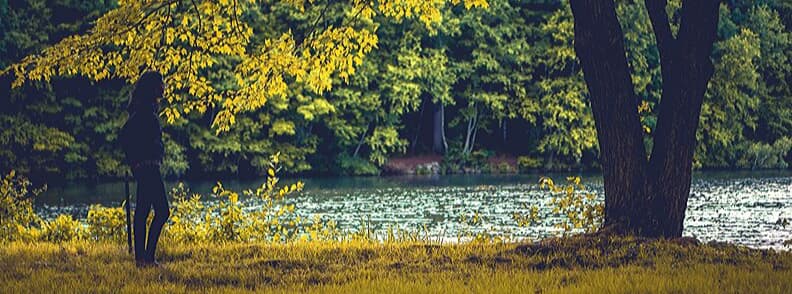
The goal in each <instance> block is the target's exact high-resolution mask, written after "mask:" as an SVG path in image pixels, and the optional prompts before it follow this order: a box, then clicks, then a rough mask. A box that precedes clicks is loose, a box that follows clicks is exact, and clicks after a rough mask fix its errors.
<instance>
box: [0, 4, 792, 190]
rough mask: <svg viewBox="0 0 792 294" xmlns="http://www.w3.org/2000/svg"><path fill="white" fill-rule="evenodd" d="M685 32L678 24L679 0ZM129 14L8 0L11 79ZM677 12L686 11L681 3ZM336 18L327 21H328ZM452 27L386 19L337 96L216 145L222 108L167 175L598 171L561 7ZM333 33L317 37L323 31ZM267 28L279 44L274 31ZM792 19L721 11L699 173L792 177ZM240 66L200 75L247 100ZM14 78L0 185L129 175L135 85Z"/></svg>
mask: <svg viewBox="0 0 792 294" xmlns="http://www.w3.org/2000/svg"><path fill="white" fill-rule="evenodd" d="M669 2H670V3H669V4H670V6H671V8H670V13H669V15H670V17H671V23H672V29H676V27H677V26H678V15H676V14H675V13H674V8H675V7H678V4H679V2H678V1H669ZM617 3H618V6H617V13H618V16H619V18H620V20H621V23H622V26H623V28H622V29H623V31H624V33H625V34H624V36H625V43H626V44H625V45H626V48H627V49H628V50H627V55H628V60H629V66H630V68H631V70H632V80H633V84H634V85H635V93H636V94H637V97H635V101H636V103H635V105H636V109H637V111H638V112H639V113H640V114H641V121H642V123H643V129H644V132H645V133H646V134H647V135H648V136H645V138H646V142H645V146H646V148H647V149H651V145H652V139H651V138H652V136H651V135H652V132H653V130H654V126H655V122H656V117H657V110H656V109H655V105H656V103H657V102H658V101H659V99H660V94H659V93H660V88H661V86H660V82H661V78H660V75H661V73H660V67H659V63H660V62H659V56H658V52H657V46H656V44H655V40H654V38H653V37H652V34H651V29H652V28H651V24H650V22H649V17H648V16H647V15H646V9H645V8H644V7H643V5H644V1H632V0H623V1H617ZM115 5H116V3H115V1H78V0H27V1H13V0H0V15H2V18H0V31H2V32H3V34H2V36H1V37H0V54H2V55H0V68H6V67H8V66H10V65H11V64H13V63H15V62H18V61H19V60H21V59H22V58H23V57H24V56H27V55H29V54H36V53H37V52H40V51H41V50H43V49H44V48H47V47H48V46H49V45H51V44H54V43H56V42H58V41H60V40H61V39H63V38H64V37H66V36H70V35H74V34H81V33H85V32H86V31H87V30H89V29H90V28H91V27H92V26H93V25H94V21H95V20H96V19H97V18H98V17H100V16H101V15H102V14H104V13H105V12H107V11H109V10H110V9H112V8H114V7H115ZM346 5H349V3H347V2H333V1H330V2H329V3H327V4H324V3H322V5H311V6H308V7H305V9H306V10H308V11H307V12H306V13H300V12H299V11H298V9H299V8H295V7H294V6H292V5H289V4H287V3H281V2H277V3H275V4H273V5H261V7H260V11H255V10H248V11H246V12H245V14H244V15H242V16H241V17H242V18H244V19H245V21H246V22H247V23H252V24H255V25H253V26H252V28H253V34H252V38H253V39H254V41H255V40H256V39H260V40H259V41H258V42H262V40H263V39H264V38H271V37H272V34H273V33H272V32H282V31H289V30H290V31H291V32H292V33H293V34H295V35H297V36H299V35H301V34H306V33H307V32H310V31H311V30H312V28H313V27H314V26H317V25H320V26H324V27H331V26H333V25H338V24H339V23H341V22H342V21H343V20H344V19H345V17H346V15H345V14H346V13H347V12H348V11H349V10H350V9H348V7H346ZM675 5H676V6H675ZM316 16H322V17H316ZM442 19H443V21H442V22H440V23H437V24H433V25H426V24H424V23H422V22H421V20H419V19H404V20H402V21H399V22H394V21H378V19H377V18H376V17H375V18H374V19H373V21H372V23H371V24H370V25H371V26H373V27H375V28H376V39H377V40H378V42H377V48H376V49H375V50H373V51H372V52H371V53H369V54H367V56H365V58H364V59H363V60H362V64H361V65H360V66H359V67H358V68H357V69H356V70H355V72H354V74H352V75H350V76H349V77H345V76H344V77H342V76H336V77H334V80H333V81H332V83H333V87H332V90H330V91H326V92H324V93H323V94H321V95H319V94H316V93H315V91H310V90H308V89H304V88H301V87H299V86H296V87H290V88H289V89H288V90H287V91H288V93H289V95H288V96H289V97H287V98H284V99H270V100H269V101H267V106H266V107H263V108H260V109H258V110H256V111H251V112H245V113H240V114H237V116H236V118H235V120H236V121H235V124H234V125H233V126H232V127H231V128H230V129H228V130H225V131H222V132H218V130H217V126H216V125H213V120H214V119H215V117H216V115H217V110H212V109H209V110H208V111H206V112H203V113H198V112H191V113H185V114H184V115H183V116H178V117H176V118H174V119H170V120H171V121H170V122H168V123H167V124H166V127H165V132H166V136H165V143H166V153H167V154H166V158H165V162H164V165H163V169H164V171H165V173H166V174H167V175H168V176H169V177H192V178H195V177H207V176H240V177H253V176H256V175H262V174H264V173H265V172H266V169H267V166H268V158H269V156H270V155H271V154H274V153H276V152H280V153H281V154H282V155H281V159H282V163H283V165H284V168H285V171H286V172H287V173H306V174H343V175H362V174H378V173H380V172H381V169H382V166H383V165H385V164H386V162H387V161H388V160H389V159H393V158H399V157H407V156H417V155H428V154H440V155H444V157H445V159H444V160H443V172H457V171H459V170H462V168H463V167H473V168H479V169H481V168H482V166H485V163H486V162H487V158H489V157H494V156H504V157H512V158H519V160H518V161H517V162H518V163H519V168H520V169H521V170H532V169H541V170H567V169H576V170H577V169H597V168H598V163H597V162H598V159H597V157H598V149H597V148H598V147H597V140H596V129H595V126H594V120H593V117H592V115H591V110H590V107H589V101H588V99H587V93H586V91H587V90H586V84H585V82H584V80H583V74H582V71H581V69H580V65H579V63H578V60H577V58H576V56H575V50H574V48H573V20H572V14H571V11H570V9H569V5H568V4H567V3H566V1H564V0H530V1H506V0H493V1H489V7H488V8H487V9H475V10H465V9H464V7H456V6H449V7H447V8H445V9H444V10H443V11H442ZM317 20H321V22H319V21H317ZM270 30H271V31H272V32H270ZM791 30H792V4H790V3H789V2H786V1H783V0H767V1H746V0H740V1H725V2H724V4H722V5H721V9H720V22H719V25H718V39H717V41H716V43H715V46H714V52H713V55H712V58H713V61H714V64H715V72H714V74H713V77H712V80H711V81H710V83H709V88H708V89H707V91H706V95H705V99H704V104H703V107H702V113H701V120H700V126H699V128H698V132H697V135H696V137H697V139H698V145H697V149H696V153H695V160H694V166H695V167H696V168H748V169H756V168H786V167H787V166H788V164H789V163H792V153H791V152H790V150H791V149H792V134H790V133H789V131H788V130H790V129H792V62H790V60H792V33H790V31H791ZM232 59H233V58H225V57H217V58H215V59H214V60H213V62H212V63H211V65H210V66H208V67H207V68H205V69H203V70H204V71H205V73H204V76H206V78H207V79H208V80H209V82H211V83H212V84H213V85H215V87H219V88H223V85H226V84H227V85H228V87H233V86H232V83H231V82H230V81H231V80H232V79H233V78H234V77H233V75H232V74H231V73H230V69H231V67H232V66H233V65H234V64H236V63H237V61H236V60H232ZM14 79H15V77H14V76H13V73H12V72H8V73H6V74H5V75H3V76H2V77H0V170H9V169H16V170H18V171H20V172H23V173H27V174H30V175H33V177H34V178H36V177H48V179H52V178H53V177H56V178H64V179H82V178H107V177H116V176H119V175H120V174H121V173H122V172H123V171H124V170H125V168H124V167H123V165H122V163H121V158H122V154H121V151H120V149H119V148H118V146H117V145H116V143H115V141H116V133H117V131H118V130H119V128H120V126H121V125H122V124H123V122H124V120H125V119H126V114H125V112H124V108H125V105H126V102H127V99H128V95H129V91H130V88H131V86H130V85H128V84H127V83H126V82H125V81H123V80H103V81H100V82H95V81H93V80H91V79H88V78H85V77H80V76H74V77H53V78H52V79H51V80H50V81H49V82H44V81H34V82H28V83H25V84H24V85H22V86H21V87H17V88H12V87H11V85H12V81H14Z"/></svg>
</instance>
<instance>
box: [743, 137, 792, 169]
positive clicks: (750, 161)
mask: <svg viewBox="0 0 792 294" xmlns="http://www.w3.org/2000/svg"><path fill="white" fill-rule="evenodd" d="M790 151H792V139H790V137H783V138H781V139H778V140H776V141H775V142H774V143H773V144H767V143H762V142H755V143H751V144H750V145H749V146H748V148H747V150H745V153H744V154H743V155H742V157H741V158H740V159H739V160H738V161H737V166H739V167H741V168H750V169H760V168H786V167H788V166H789V164H788V163H787V162H785V161H784V158H785V157H786V156H787V155H788V154H789V152H790Z"/></svg>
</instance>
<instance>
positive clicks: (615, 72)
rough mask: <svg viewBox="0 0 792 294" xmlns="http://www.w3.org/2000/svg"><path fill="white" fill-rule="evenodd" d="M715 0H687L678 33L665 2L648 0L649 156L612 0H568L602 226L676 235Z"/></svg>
mask: <svg viewBox="0 0 792 294" xmlns="http://www.w3.org/2000/svg"><path fill="white" fill-rule="evenodd" d="M719 3H720V2H719V1H718V0H687V1H685V2H684V3H683V5H682V11H681V15H682V20H681V24H680V29H679V34H678V38H674V36H673V35H672V32H671V29H670V25H669V22H668V16H667V15H666V13H665V6H666V1H665V0H646V7H647V11H648V12H649V16H650V20H651V22H652V26H653V29H654V32H655V37H656V39H657V43H658V50H659V51H660V60H661V61H660V62H661V72H662V78H663V94H662V97H661V102H660V105H659V108H658V122H657V128H656V130H655V132H654V134H655V141H654V146H653V150H652V155H651V158H650V159H648V160H647V154H646V153H645V151H644V145H643V134H642V132H641V124H640V120H639V117H638V111H637V102H638V101H639V99H638V97H637V96H636V95H635V93H634V90H633V84H632V81H631V79H630V69H629V66H628V64H627V57H626V53H625V50H624V40H623V33H622V30H621V26H620V24H619V21H618V18H617V16H616V9H615V5H614V3H613V1H612V0H571V1H570V5H571V7H572V13H573V15H574V22H575V51H576V52H577V55H578V59H579V60H580V64H581V66H582V69H583V74H584V78H585V81H586V85H587V86H588V90H589V100H590V102H591V107H592V110H593V114H594V120H595V124H596V127H597V137H598V141H599V145H600V160H601V162H602V167H603V177H604V182H605V227H606V228H608V230H610V231H613V232H615V233H620V234H635V235H640V236H648V237H679V236H681V235H682V229H683V221H684V216H685V210H686V208H687V200H688V195H689V193H690V181H691V169H692V163H693V151H694V150H695V143H696V141H695V139H696V138H695V134H696V128H697V127H698V121H699V115H700V113H701V104H702V102H703V99H704V91H705V90H706V88H707V83H708V82H709V79H710V77H711V76H712V70H713V67H712V62H711V60H710V58H709V56H710V53H711V51H712V44H713V43H714V41H715V32H716V27H717V22H718V5H719Z"/></svg>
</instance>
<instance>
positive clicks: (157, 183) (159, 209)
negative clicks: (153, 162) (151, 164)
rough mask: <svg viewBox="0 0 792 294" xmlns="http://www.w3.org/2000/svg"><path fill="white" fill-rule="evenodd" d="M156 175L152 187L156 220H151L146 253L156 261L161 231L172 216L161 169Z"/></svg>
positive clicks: (155, 172)
mask: <svg viewBox="0 0 792 294" xmlns="http://www.w3.org/2000/svg"><path fill="white" fill-rule="evenodd" d="M152 174H156V177H154V178H153V179H152V189H151V196H152V198H151V202H152V205H153V206H154V221H153V222H151V228H149V233H148V244H146V255H147V256H148V260H149V261H154V253H155V252H156V251H157V242H158V241H159V237H160V233H161V232H162V227H163V226H164V225H165V222H167V221H168V217H170V207H169V206H168V198H167V196H166V194H165V185H164V184H163V183H162V176H161V175H160V172H159V169H157V170H156V171H154V172H152Z"/></svg>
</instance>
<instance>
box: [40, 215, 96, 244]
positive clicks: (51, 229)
mask: <svg viewBox="0 0 792 294" xmlns="http://www.w3.org/2000/svg"><path fill="white" fill-rule="evenodd" d="M85 234H86V231H85V228H84V227H83V225H82V224H81V223H80V222H79V221H77V220H75V219H74V218H72V216H71V215H66V214H61V215H59V216H58V217H57V218H55V219H54V220H52V221H48V222H44V223H43V225H42V228H41V236H40V237H39V238H40V239H41V240H43V241H49V242H66V241H72V240H77V239H80V238H82V236H85Z"/></svg>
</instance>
